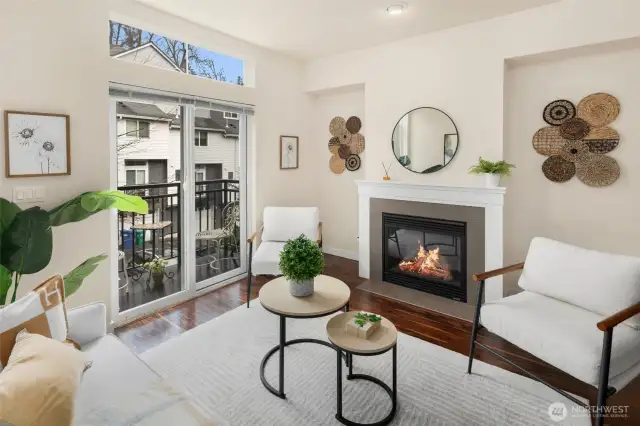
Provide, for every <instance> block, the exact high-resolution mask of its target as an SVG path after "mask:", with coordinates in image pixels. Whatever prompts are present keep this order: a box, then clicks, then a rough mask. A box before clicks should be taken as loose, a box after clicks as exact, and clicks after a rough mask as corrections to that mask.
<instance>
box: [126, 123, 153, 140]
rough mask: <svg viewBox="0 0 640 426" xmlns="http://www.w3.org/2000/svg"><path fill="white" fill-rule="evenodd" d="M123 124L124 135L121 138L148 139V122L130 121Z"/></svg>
mask: <svg viewBox="0 0 640 426" xmlns="http://www.w3.org/2000/svg"><path fill="white" fill-rule="evenodd" d="M124 122H125V134H124V135H123V136H126V137H130V138H148V137H149V125H150V123H149V122H148V121H141V120H130V119H127V120H125V121H124Z"/></svg>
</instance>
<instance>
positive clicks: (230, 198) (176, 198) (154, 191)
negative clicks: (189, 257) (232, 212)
mask: <svg viewBox="0 0 640 426" xmlns="http://www.w3.org/2000/svg"><path fill="white" fill-rule="evenodd" d="M118 189H119V190H121V191H123V192H124V193H126V194H131V195H138V196H140V197H142V198H143V199H144V200H146V201H147V203H148V204H149V213H148V214H146V215H142V214H136V213H123V212H120V213H119V214H118V249H119V250H120V251H122V252H124V254H125V259H126V264H127V268H128V269H132V268H137V267H139V266H141V265H142V264H144V263H145V262H148V261H150V260H151V259H153V258H157V257H162V258H164V259H174V258H177V257H178V255H179V253H180V244H181V234H180V225H181V217H180V182H172V183H152V184H146V185H125V186H120V187H118ZM237 201H239V181H237V180H230V179H215V180H206V181H200V182H196V191H195V212H196V215H195V221H196V223H195V229H196V230H197V231H204V230H213V229H218V228H221V227H222V226H223V217H222V211H223V209H224V208H225V206H227V205H228V204H229V203H231V202H237ZM158 222H170V224H169V225H168V226H166V227H164V228H162V229H159V230H156V231H143V230H132V229H131V228H132V227H134V228H135V226H134V225H139V224H150V223H158ZM199 244H201V243H199ZM200 249H201V247H196V250H200ZM194 255H195V254H194ZM122 267H123V266H122V265H120V268H122ZM120 270H122V269H120Z"/></svg>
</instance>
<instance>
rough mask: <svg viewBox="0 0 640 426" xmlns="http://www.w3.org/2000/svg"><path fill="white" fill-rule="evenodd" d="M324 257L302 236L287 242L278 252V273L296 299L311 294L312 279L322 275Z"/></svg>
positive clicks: (314, 243) (311, 242)
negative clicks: (287, 281) (280, 272)
mask: <svg viewBox="0 0 640 426" xmlns="http://www.w3.org/2000/svg"><path fill="white" fill-rule="evenodd" d="M323 268H324V256H323V254H322V250H321V249H320V247H319V246H318V244H317V243H316V242H315V241H311V240H310V239H309V238H307V237H306V236H304V235H300V236H299V237H298V238H296V239H293V240H289V241H287V243H286V244H285V245H284V247H283V249H282V251H281V252H280V271H282V275H284V277H285V278H286V279H287V280H289V289H290V291H291V294H292V295H293V296H296V297H305V296H311V294H313V279H314V278H315V277H317V276H318V275H320V274H321V273H322V269H323Z"/></svg>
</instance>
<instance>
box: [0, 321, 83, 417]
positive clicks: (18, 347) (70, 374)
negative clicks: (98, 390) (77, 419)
mask: <svg viewBox="0 0 640 426" xmlns="http://www.w3.org/2000/svg"><path fill="white" fill-rule="evenodd" d="M88 366H89V362H88V361H87V358H86V357H85V355H84V354H83V353H82V352H80V351H78V350H77V349H75V348H73V347H72V346H70V345H67V344H65V343H61V342H58V341H56V340H53V339H50V338H48V337H44V336H41V335H39V334H31V333H29V332H28V331H27V330H22V331H20V332H19V333H18V336H17V337H16V343H15V346H14V348H13V351H12V352H11V356H10V357H9V362H8V363H7V366H6V367H5V368H4V370H3V371H2V373H0V420H2V421H5V422H8V423H9V424H10V425H13V426H69V425H71V424H72V423H73V416H74V410H73V409H74V403H75V397H76V393H77V391H78V388H79V387H80V381H81V379H82V373H84V371H85V370H86V368H87V367H88Z"/></svg>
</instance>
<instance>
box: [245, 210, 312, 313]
mask: <svg viewBox="0 0 640 426" xmlns="http://www.w3.org/2000/svg"><path fill="white" fill-rule="evenodd" d="M262 219H263V225H262V227H261V228H260V230H259V231H257V232H255V233H254V234H253V235H251V236H250V237H249V277H248V280H247V307H249V298H250V295H251V280H252V276H253V275H281V272H280V252H281V251H282V248H283V247H284V245H285V243H286V242H287V241H288V240H291V239H294V238H297V237H299V236H300V235H304V236H306V237H307V238H309V239H310V240H315V241H316V242H317V243H318V245H319V246H322V223H321V222H320V210H319V209H318V208H317V207H265V209H264V212H263V214H262ZM257 237H260V245H259V246H258V248H257V250H256V252H255V254H253V245H254V242H255V241H256V238H257Z"/></svg>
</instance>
